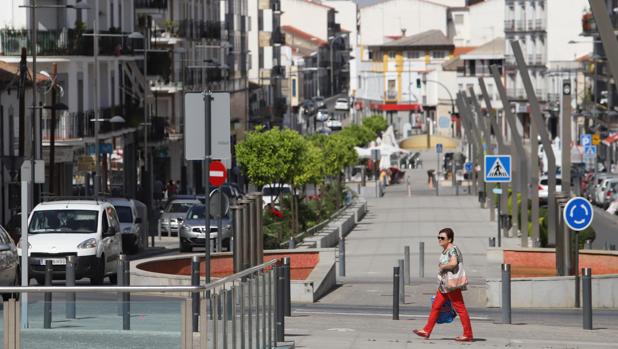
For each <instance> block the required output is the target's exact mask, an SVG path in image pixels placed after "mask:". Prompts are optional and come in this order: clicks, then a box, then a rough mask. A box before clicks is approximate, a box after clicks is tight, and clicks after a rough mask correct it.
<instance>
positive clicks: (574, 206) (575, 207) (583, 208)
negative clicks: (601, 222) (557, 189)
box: [562, 197, 594, 231]
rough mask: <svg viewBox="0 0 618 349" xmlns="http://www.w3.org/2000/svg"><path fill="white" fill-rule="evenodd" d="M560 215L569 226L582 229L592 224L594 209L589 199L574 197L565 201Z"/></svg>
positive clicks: (577, 229)
mask: <svg viewBox="0 0 618 349" xmlns="http://www.w3.org/2000/svg"><path fill="white" fill-rule="evenodd" d="M562 215H563V217H564V222H565V223H566V224H567V225H568V226H569V228H571V229H573V230H575V231H582V230H585V229H586V228H588V227H589V226H590V224H592V218H593V217H594V211H593V209H592V205H591V204H590V201H588V200H586V199H584V198H582V197H574V198H572V199H571V200H569V201H568V202H567V203H566V205H565V206H564V211H563V212H562Z"/></svg>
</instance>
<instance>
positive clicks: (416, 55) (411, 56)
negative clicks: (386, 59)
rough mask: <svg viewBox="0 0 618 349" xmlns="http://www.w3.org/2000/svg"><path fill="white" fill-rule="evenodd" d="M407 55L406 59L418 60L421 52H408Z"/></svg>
mask: <svg viewBox="0 0 618 349" xmlns="http://www.w3.org/2000/svg"><path fill="white" fill-rule="evenodd" d="M407 55H408V59H419V58H421V51H408V52H407Z"/></svg>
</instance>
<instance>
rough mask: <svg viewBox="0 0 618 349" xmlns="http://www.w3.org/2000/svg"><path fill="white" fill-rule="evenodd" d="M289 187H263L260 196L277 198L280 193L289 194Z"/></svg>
mask: <svg viewBox="0 0 618 349" xmlns="http://www.w3.org/2000/svg"><path fill="white" fill-rule="evenodd" d="M291 192H292V191H291V190H290V187H279V186H276V187H264V188H263V189H262V194H263V195H264V196H278V195H279V194H280V193H291Z"/></svg>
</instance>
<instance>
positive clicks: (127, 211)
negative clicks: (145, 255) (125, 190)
mask: <svg viewBox="0 0 618 349" xmlns="http://www.w3.org/2000/svg"><path fill="white" fill-rule="evenodd" d="M107 201H109V202H110V203H111V204H112V205H114V208H115V209H116V213H117V214H118V220H119V221H120V232H121V236H122V252H123V253H125V254H128V253H137V252H139V251H140V250H141V249H143V248H144V247H145V246H147V245H148V228H147V227H148V213H147V210H145V209H144V208H146V206H145V205H144V204H142V203H141V202H139V201H137V200H133V199H125V198H110V199H108V200H107ZM141 206H143V208H142V209H140V207H141Z"/></svg>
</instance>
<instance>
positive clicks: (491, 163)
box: [485, 155, 511, 183]
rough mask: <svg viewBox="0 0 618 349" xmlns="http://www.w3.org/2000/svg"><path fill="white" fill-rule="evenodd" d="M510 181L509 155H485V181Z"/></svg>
mask: <svg viewBox="0 0 618 349" xmlns="http://www.w3.org/2000/svg"><path fill="white" fill-rule="evenodd" d="M510 181H511V156H510V155H485V183H503V182H510Z"/></svg>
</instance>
